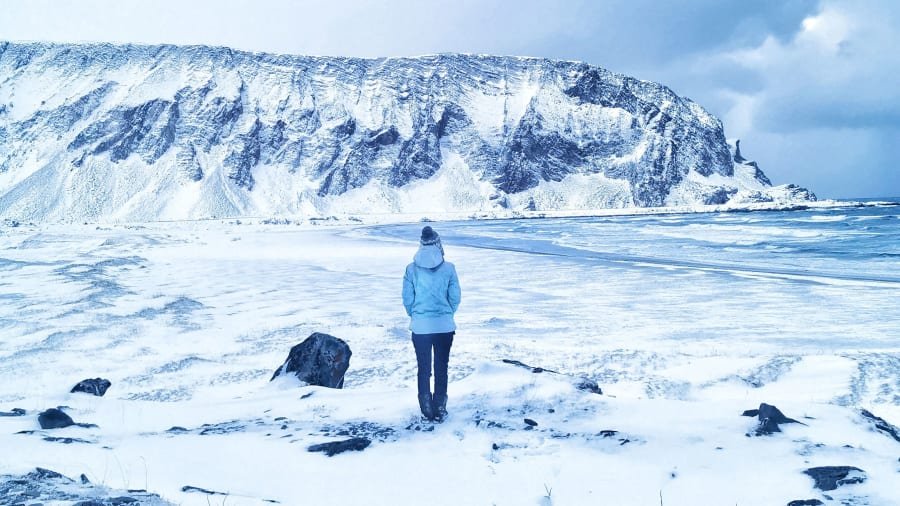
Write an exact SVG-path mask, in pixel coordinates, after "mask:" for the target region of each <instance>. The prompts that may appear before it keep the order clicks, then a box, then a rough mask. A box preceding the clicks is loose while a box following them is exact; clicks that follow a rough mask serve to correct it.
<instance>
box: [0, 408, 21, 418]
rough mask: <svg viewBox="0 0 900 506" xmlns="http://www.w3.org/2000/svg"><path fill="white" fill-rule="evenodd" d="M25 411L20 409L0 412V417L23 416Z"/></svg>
mask: <svg viewBox="0 0 900 506" xmlns="http://www.w3.org/2000/svg"><path fill="white" fill-rule="evenodd" d="M24 415H25V410H24V409H22V408H13V410H12V411H9V412H6V411H0V416H24Z"/></svg>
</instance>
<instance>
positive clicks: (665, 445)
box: [0, 207, 900, 506]
mask: <svg viewBox="0 0 900 506" xmlns="http://www.w3.org/2000/svg"><path fill="white" fill-rule="evenodd" d="M898 209H900V208H897V207H877V208H844V209H826V210H807V211H795V212H784V213H769V212H763V213H723V214H689V215H667V216H632V217H615V218H611V217H602V218H579V219H558V220H503V221H499V220H498V221H480V220H472V221H464V222H457V223H441V224H435V228H436V229H437V230H438V231H439V233H440V234H441V237H442V238H443V241H444V248H445V250H446V252H447V255H448V260H451V261H453V262H454V264H455V265H456V266H457V269H458V271H459V275H460V284H461V287H462V290H463V298H462V304H461V306H460V310H459V312H458V313H457V315H456V321H457V324H458V325H459V329H458V333H457V335H456V337H455V339H454V343H453V348H452V352H451V358H450V385H449V391H448V392H449V395H450V401H449V403H448V408H449V410H450V418H449V419H448V420H447V421H446V422H444V423H443V424H437V425H434V426H431V425H430V424H425V423H422V422H421V420H420V417H419V410H418V405H417V402H416V365H415V356H414V352H413V347H412V343H411V342H410V335H409V331H408V330H407V327H408V324H409V320H408V318H407V316H406V314H405V312H404V310H403V307H402V304H401V300H400V288H401V285H402V276H403V268H404V266H405V265H406V263H407V262H409V261H410V260H411V257H412V255H413V254H414V252H415V250H416V247H417V241H416V239H417V238H418V234H419V232H420V225H419V224H410V225H383V226H379V227H376V228H372V227H364V226H354V227H346V226H322V225H312V224H303V225H301V226H297V225H295V224H279V225H267V224H262V223H260V221H261V220H240V221H241V223H237V221H238V220H230V221H231V223H223V222H221V221H219V220H215V221H202V222H187V223H175V224H172V223H154V224H147V225H140V226H137V225H109V226H97V225H82V224H43V225H39V226H30V225H22V226H19V227H17V228H8V227H5V226H3V225H2V224H0V252H2V254H0V504H28V505H32V504H36V503H42V504H46V505H51V504H52V505H59V506H72V504H73V503H76V502H77V501H78V500H90V499H93V500H97V501H98V502H94V503H93V504H101V502H99V500H98V499H97V497H104V498H109V497H117V496H128V497H131V498H135V500H139V501H140V504H143V505H154V506H158V505H160V504H179V505H184V506H195V505H196V506H209V505H210V504H215V505H223V504H224V505H247V506H255V505H258V506H267V505H271V504H275V503H274V502H273V501H277V504H281V505H284V506H303V505H351V504H352V505H355V504H371V505H395V504H403V505H405V504H421V503H426V504H430V505H434V506H444V505H448V506H450V505H453V506H456V505H462V504H466V505H467V504H475V505H482V504H484V505H490V504H497V505H504V506H505V505H509V506H519V505H545V506H551V505H557V506H561V505H591V504H602V505H617V506H646V505H652V506H656V505H659V504H661V503H662V504H664V505H666V506H678V505H703V506H706V505H711V506H717V505H735V504H738V505H741V506H755V505H764V506H768V505H775V506H785V505H788V504H791V505H792V506H797V505H801V506H802V505H807V506H809V505H816V504H823V503H824V504H828V505H832V504H833V505H838V504H840V505H848V506H849V505H853V506H863V505H867V506H893V505H896V504H897V493H898V487H897V484H898V477H900V473H898V471H900V462H898V461H897V457H898V453H900V429H896V428H894V429H892V428H891V427H896V426H897V425H900V342H898V339H897V322H898V321H900V305H898V304H896V299H897V289H898V287H900V277H898V274H897V273H898V272H900V269H898V261H897V258H900V240H898V237H900V225H898V224H900V220H898V218H897V215H898V213H897V210H898ZM251 221H252V223H249V222H251ZM313 332H326V333H329V334H332V335H334V336H337V337H339V338H341V339H344V340H345V341H346V342H347V343H348V344H349V346H350V347H351V348H352V352H353V354H352V357H351V358H350V368H349V369H348V370H347V374H346V377H345V380H346V381H345V383H344V388H343V389H340V390H336V389H329V388H324V387H314V386H302V385H300V384H299V383H298V382H297V381H296V380H294V379H292V378H285V377H279V378H277V379H276V380H275V381H270V378H272V375H273V372H274V370H275V369H276V368H278V367H279V366H280V365H281V364H282V363H283V362H284V360H285V358H286V357H287V353H288V351H289V350H290V349H291V348H292V347H293V346H294V345H296V344H298V343H299V342H301V341H303V340H304V339H305V338H306V337H307V336H309V335H310V334H311V333H313ZM504 359H507V360H518V361H521V362H524V363H525V364H528V365H531V366H537V367H542V368H545V369H547V370H552V371H558V372H560V373H564V374H553V373H552V372H549V371H545V372H543V373H540V374H535V373H534V372H532V370H529V369H526V368H523V367H518V366H516V365H514V364H509V363H505V362H503V360H504ZM569 375H571V376H569ZM98 376H99V377H102V378H106V379H108V380H110V381H111V382H112V386H111V387H110V388H109V391H108V392H107V393H106V395H105V396H103V397H95V396H92V395H87V394H83V393H74V394H73V393H69V390H70V389H71V388H72V386H73V385H75V384H76V383H77V382H79V381H81V380H83V379H86V378H95V377H98ZM574 378H587V379H589V380H592V381H595V382H596V383H597V384H598V385H599V387H600V388H601V389H602V394H597V393H594V392H591V391H585V390H582V389H576V387H575V386H574V381H573V379H574ZM761 403H768V404H771V405H775V406H777V408H779V409H780V410H782V412H783V413H784V415H786V416H787V417H790V418H793V419H795V420H797V421H799V422H801V423H786V424H783V425H781V427H780V430H781V432H775V433H774V434H768V435H765V434H762V435H758V434H757V429H758V428H759V423H760V421H759V420H758V416H754V417H752V418H751V417H748V416H741V415H742V413H744V411H745V410H751V409H756V408H758V407H759V406H760V404H761ZM57 406H67V407H66V408H63V409H64V411H65V412H67V413H68V414H69V415H70V416H71V417H72V418H74V420H75V421H76V422H80V423H85V424H94V425H95V426H70V427H66V428H58V429H42V428H41V426H40V425H39V413H41V412H42V411H43V410H45V409H47V408H54V407H57ZM866 413H869V414H872V415H874V417H880V418H882V419H883V421H884V422H883V423H881V422H878V421H877V420H876V419H875V418H873V417H870V416H867V415H866ZM891 430H893V431H894V432H893V433H892V432H891ZM353 437H360V438H367V439H368V440H369V441H370V444H369V446H368V447H366V448H364V449H363V450H362V451H352V452H346V453H342V454H340V455H336V456H334V457H331V458H329V457H327V456H325V455H323V454H321V453H316V452H310V451H308V449H309V448H311V447H313V446H314V445H318V444H323V443H325V444H327V443H341V442H344V441H346V440H348V439H350V438H353ZM36 467H41V468H47V469H50V470H52V471H55V472H58V473H62V474H63V475H65V476H66V477H68V478H71V479H74V480H75V481H74V482H72V481H67V479H66V478H61V477H54V475H49V474H47V473H39V472H37V471H35V468H36ZM819 468H835V469H836V470H840V469H844V468H847V469H849V468H856V469H858V470H859V471H853V470H852V469H851V471H853V472H852V473H850V472H845V473H844V474H846V475H847V476H846V477H845V478H840V481H843V483H842V484H841V485H840V486H836V487H835V489H834V490H829V489H828V487H826V486H819V487H818V488H817V487H816V481H815V480H814V479H813V478H812V477H811V476H810V475H809V474H808V472H809V471H810V469H819ZM835 472H838V471H835ZM35 473H37V474H35ZM23 475H24V476H26V477H25V478H22V476H23ZM81 475H84V476H85V479H86V480H87V481H89V482H90V483H91V484H92V485H81V483H80V480H79V478H80V476H81ZM838 476H840V475H838ZM845 480H846V481H845ZM105 487H111V488H112V490H108V489H106V488H105ZM125 489H131V490H135V489H143V490H147V491H149V493H152V494H158V495H159V496H161V497H162V499H159V498H153V497H149V498H148V497H147V496H146V494H144V493H126V492H125ZM204 491H205V492H204ZM4 493H6V494H8V495H5V496H4ZM66 494H69V495H66ZM423 498H424V499H423ZM829 498H831V499H829ZM163 501H165V503H163ZM793 501H805V502H793ZM102 504H126V502H124V500H120V501H119V502H113V501H110V500H104V501H103V502H102ZM131 504H133V503H131Z"/></svg>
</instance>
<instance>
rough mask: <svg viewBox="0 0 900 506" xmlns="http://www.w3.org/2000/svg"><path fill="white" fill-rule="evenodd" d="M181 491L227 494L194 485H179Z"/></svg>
mask: <svg viewBox="0 0 900 506" xmlns="http://www.w3.org/2000/svg"><path fill="white" fill-rule="evenodd" d="M181 491H182V492H196V493H200V494H206V495H228V494H227V493H225V492H216V491H215V490H207V489H205V488H201V487H194V486H191V485H185V486H183V487H181Z"/></svg>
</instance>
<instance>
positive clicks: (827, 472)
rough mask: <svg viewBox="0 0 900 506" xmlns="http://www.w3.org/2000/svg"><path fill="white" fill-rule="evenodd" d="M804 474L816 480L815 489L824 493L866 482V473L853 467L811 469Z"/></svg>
mask: <svg viewBox="0 0 900 506" xmlns="http://www.w3.org/2000/svg"><path fill="white" fill-rule="evenodd" d="M803 474H806V475H808V476H809V477H810V478H812V479H813V480H815V482H816V484H815V487H816V488H817V489H819V490H822V491H828V490H834V489H836V488H838V487H840V486H842V485H850V484H853V483H862V482H864V481H866V472H865V471H863V470H862V469H860V468H858V467H852V466H825V467H811V468H809V469H807V470H806V471H803Z"/></svg>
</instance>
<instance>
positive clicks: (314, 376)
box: [272, 332, 352, 388]
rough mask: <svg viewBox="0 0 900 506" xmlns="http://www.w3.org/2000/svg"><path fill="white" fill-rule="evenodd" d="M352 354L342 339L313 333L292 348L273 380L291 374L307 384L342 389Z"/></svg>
mask: <svg viewBox="0 0 900 506" xmlns="http://www.w3.org/2000/svg"><path fill="white" fill-rule="evenodd" d="M351 355H352V352H351V351H350V346H348V345H347V343H346V342H344V341H343V340H341V339H338V338H336V337H334V336H330V335H328V334H323V333H320V332H316V333H314V334H312V335H311V336H309V337H308V338H306V340H305V341H303V342H302V343H300V344H298V345H296V346H294V347H293V348H291V352H290V353H289V354H288V358H287V360H286V361H285V362H284V365H282V366H281V367H279V368H278V369H277V370H276V371H275V374H274V375H273V376H272V379H273V380H274V379H275V378H277V377H278V376H281V375H282V374H288V373H290V374H294V375H295V376H297V378H299V379H300V381H303V382H305V383H307V384H310V385H318V386H323V387H329V388H342V387H343V386H344V374H345V373H346V372H347V369H348V368H349V367H350V356H351Z"/></svg>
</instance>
